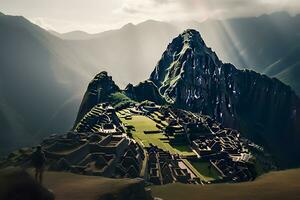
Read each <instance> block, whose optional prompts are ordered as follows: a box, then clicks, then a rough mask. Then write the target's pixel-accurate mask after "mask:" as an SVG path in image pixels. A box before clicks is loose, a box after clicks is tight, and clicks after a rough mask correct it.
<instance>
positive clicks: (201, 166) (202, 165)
mask: <svg viewBox="0 0 300 200" xmlns="http://www.w3.org/2000/svg"><path fill="white" fill-rule="evenodd" d="M191 164H192V165H193V167H194V168H195V169H196V170H197V171H198V172H199V173H200V174H201V177H202V178H203V179H204V180H205V181H213V180H216V179H219V178H221V176H220V173H219V172H218V171H217V170H216V169H215V168H214V167H213V166H212V167H211V169H210V170H209V165H210V163H209V162H207V161H202V160H199V161H197V162H191ZM201 177H200V178H201Z"/></svg>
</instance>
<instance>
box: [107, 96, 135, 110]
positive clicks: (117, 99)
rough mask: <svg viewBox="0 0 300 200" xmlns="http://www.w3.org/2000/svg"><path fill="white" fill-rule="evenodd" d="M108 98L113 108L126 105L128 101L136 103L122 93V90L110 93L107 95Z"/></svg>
mask: <svg viewBox="0 0 300 200" xmlns="http://www.w3.org/2000/svg"><path fill="white" fill-rule="evenodd" d="M108 100H109V101H110V102H111V103H112V105H113V106H114V107H115V108H118V107H121V106H123V105H127V104H129V103H136V102H135V101H133V100H132V99H130V98H129V97H127V96H126V95H125V94H124V93H122V92H116V93H113V94H111V95H109V97H108Z"/></svg>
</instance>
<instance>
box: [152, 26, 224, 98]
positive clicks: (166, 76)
mask: <svg viewBox="0 0 300 200" xmlns="http://www.w3.org/2000/svg"><path fill="white" fill-rule="evenodd" d="M221 64H222V62H221V61H220V60H219V59H218V57H217V55H216V54H215V52H213V51H212V50H211V49H210V48H208V47H207V46H206V45H205V42H204V40H203V39H202V37H201V35H200V33H199V32H198V31H196V30H193V29H187V30H185V31H184V32H183V33H181V34H180V35H179V36H178V37H176V38H175V39H173V41H172V42H171V43H170V44H169V45H168V47H167V50H166V51H165V52H164V53H163V56H162V58H161V60H160V61H159V62H158V64H157V65H156V67H155V70H154V71H153V72H152V74H151V76H150V80H151V81H153V82H154V83H155V84H156V85H157V86H158V87H159V88H160V92H161V93H162V94H164V92H165V90H166V89H167V88H170V87H173V86H174V85H176V83H177V82H178V81H179V80H181V79H183V78H187V77H189V76H190V75H188V74H189V73H192V75H193V76H194V75H195V73H199V74H202V73H210V71H213V70H214V69H211V68H215V67H219V66H220V65H221Z"/></svg>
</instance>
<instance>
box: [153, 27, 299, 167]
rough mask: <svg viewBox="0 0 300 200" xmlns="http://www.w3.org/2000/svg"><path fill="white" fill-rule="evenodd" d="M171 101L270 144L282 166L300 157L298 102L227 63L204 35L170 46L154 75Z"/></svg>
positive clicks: (278, 86)
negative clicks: (216, 52)
mask: <svg viewBox="0 0 300 200" xmlns="http://www.w3.org/2000/svg"><path fill="white" fill-rule="evenodd" d="M150 80H151V81H153V82H154V83H155V84H156V86H157V87H158V88H159V92H160V93H161V94H162V95H163V97H164V98H165V99H166V101H167V102H169V103H171V104H173V105H174V106H176V107H179V108H183V109H187V110H190V111H193V112H198V113H203V114H207V115H210V116H211V117H213V118H215V119H217V120H218V121H219V122H222V123H223V125H224V126H229V127H232V128H237V129H239V130H241V131H242V132H243V133H244V134H245V135H246V136H247V137H248V138H250V139H252V140H254V141H255V142H257V143H259V144H263V145H264V146H266V147H267V148H268V149H269V150H270V151H271V152H272V153H273V154H274V155H275V157H277V160H278V161H279V162H280V164H281V166H283V167H286V166H292V165H295V164H298V163H296V162H298V161H299V160H300V154H299V150H300V148H299V147H297V143H298V142H299V141H300V136H299V135H300V127H299V122H300V100H299V98H298V97H297V96H296V94H295V93H294V92H293V91H292V90H291V88H290V87H289V86H287V85H285V84H283V83H281V82H280V81H278V80H277V79H271V78H268V77H267V76H264V75H260V74H258V73H255V72H253V71H248V70H243V71H242V70H238V69H236V68H235V67H234V66H233V65H231V64H223V63H222V62H221V61H220V60H219V58H218V57H217V55H216V54H215V53H214V52H213V51H212V50H211V49H210V48H208V47H207V46H206V45H205V43H204V41H203V40H202V38H201V36H200V34H199V33H198V32H197V31H195V30H187V31H185V32H184V33H182V34H181V35H179V36H178V37H177V38H175V39H174V40H173V41H172V43H170V44H169V45H168V48H167V50H166V51H165V52H164V53H163V55H162V58H161V60H160V61H159V62H158V64H157V66H156V67H155V70H154V71H153V72H152V74H151V76H150Z"/></svg>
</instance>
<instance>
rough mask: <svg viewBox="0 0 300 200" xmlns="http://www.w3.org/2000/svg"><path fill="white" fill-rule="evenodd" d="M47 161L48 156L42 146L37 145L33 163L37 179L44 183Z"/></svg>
mask: <svg viewBox="0 0 300 200" xmlns="http://www.w3.org/2000/svg"><path fill="white" fill-rule="evenodd" d="M45 163H46V157H45V154H44V152H43V150H42V147H41V146H37V147H36V151H35V152H33V154H32V164H33V166H34V168H35V180H36V181H37V182H39V183H40V184H42V182H43V173H44V168H45Z"/></svg>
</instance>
